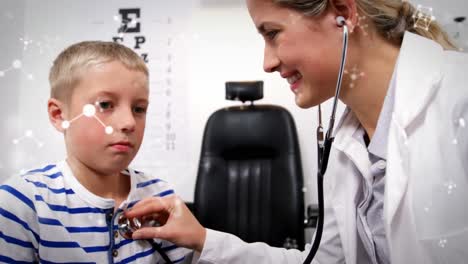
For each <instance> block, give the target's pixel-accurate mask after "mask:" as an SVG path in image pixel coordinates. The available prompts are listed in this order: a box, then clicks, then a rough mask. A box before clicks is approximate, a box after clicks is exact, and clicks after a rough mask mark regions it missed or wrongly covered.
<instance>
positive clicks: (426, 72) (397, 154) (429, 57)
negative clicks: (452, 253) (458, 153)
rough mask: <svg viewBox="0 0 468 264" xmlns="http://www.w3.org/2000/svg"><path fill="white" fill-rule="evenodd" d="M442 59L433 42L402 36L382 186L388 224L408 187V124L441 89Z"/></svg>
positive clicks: (441, 51)
mask: <svg viewBox="0 0 468 264" xmlns="http://www.w3.org/2000/svg"><path fill="white" fill-rule="evenodd" d="M442 56H443V50H442V47H441V46H439V45H438V44H437V43H436V42H434V41H432V40H429V39H426V38H424V37H421V36H419V35H416V34H413V33H410V32H406V33H405V36H404V39H403V43H402V46H401V49H400V55H399V64H398V69H397V76H396V78H397V83H396V89H395V102H394V112H393V115H392V125H391V128H390V133H391V134H392V137H396V138H395V139H394V140H391V142H390V141H389V153H388V155H389V157H388V167H387V176H386V183H385V184H386V186H385V192H386V193H385V206H384V210H385V217H386V218H387V221H388V223H390V224H391V223H392V221H393V219H394V217H395V214H396V212H397V209H398V207H399V205H400V203H401V201H402V199H403V197H404V194H405V193H406V189H407V186H408V177H409V174H408V173H409V172H408V169H409V164H408V162H409V161H408V153H407V152H406V151H405V150H406V149H407V147H406V144H407V143H408V140H409V139H410V137H411V133H412V131H413V129H411V125H412V124H413V122H414V121H415V120H418V119H419V120H420V119H421V118H418V117H420V115H421V114H422V113H424V110H425V108H426V107H427V105H428V104H429V103H430V101H431V99H432V97H433V96H434V95H435V94H436V91H437V89H438V88H439V87H440V83H441V79H442V74H441V66H442ZM390 145H392V146H390ZM396 145H398V146H396ZM390 148H391V149H392V150H390ZM389 230H390V228H387V231H389ZM387 235H391V234H387Z"/></svg>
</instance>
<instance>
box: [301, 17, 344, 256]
mask: <svg viewBox="0 0 468 264" xmlns="http://www.w3.org/2000/svg"><path fill="white" fill-rule="evenodd" d="M336 23H337V25H338V26H339V27H343V49H342V54H341V64H340V71H339V72H338V81H337V83H336V89H335V98H334V100H333V109H332V114H331V115H330V122H329V125H328V131H327V133H326V135H325V140H324V138H323V126H322V110H321V107H320V105H319V107H318V119H319V125H318V127H317V163H318V165H317V196H318V207H319V214H318V220H317V227H316V231H315V239H314V242H313V243H312V247H311V249H310V252H309V254H308V255H307V258H306V259H305V260H304V264H310V263H311V262H312V260H313V259H314V257H315V254H316V253H317V251H318V248H319V245H320V240H321V239H322V232H323V214H324V205H323V176H324V175H325V172H326V171H327V167H328V159H329V157H330V150H331V147H332V144H333V140H334V139H335V138H334V137H333V127H334V125H335V115H336V108H337V105H338V98H339V95H340V90H341V81H342V79H343V71H344V66H345V63H346V53H347V50H348V27H347V26H346V20H345V19H344V17H342V16H339V17H337V18H336Z"/></svg>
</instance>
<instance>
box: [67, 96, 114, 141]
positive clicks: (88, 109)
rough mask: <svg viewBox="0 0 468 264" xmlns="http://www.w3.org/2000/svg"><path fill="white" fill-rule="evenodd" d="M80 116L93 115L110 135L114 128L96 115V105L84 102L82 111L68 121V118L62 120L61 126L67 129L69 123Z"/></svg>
mask: <svg viewBox="0 0 468 264" xmlns="http://www.w3.org/2000/svg"><path fill="white" fill-rule="evenodd" d="M96 105H99V102H96ZM82 116H86V117H94V119H96V120H97V121H98V122H99V124H101V125H102V127H104V131H105V132H106V134H108V135H110V134H112V133H114V129H113V128H112V127H111V126H106V125H105V124H104V123H103V122H102V121H101V119H99V117H97V116H96V107H95V106H94V105H92V104H86V105H85V106H83V112H82V113H81V114H80V115H79V116H76V117H75V118H73V119H72V120H70V121H68V120H64V121H63V122H62V128H63V129H68V128H69V127H70V125H71V124H72V123H73V122H74V121H76V120H78V119H79V118H81V117H82Z"/></svg>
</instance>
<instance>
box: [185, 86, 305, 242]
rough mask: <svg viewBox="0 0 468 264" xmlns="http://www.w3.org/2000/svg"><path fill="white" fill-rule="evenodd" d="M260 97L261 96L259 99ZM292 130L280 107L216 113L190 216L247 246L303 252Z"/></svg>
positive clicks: (299, 169)
mask: <svg viewBox="0 0 468 264" xmlns="http://www.w3.org/2000/svg"><path fill="white" fill-rule="evenodd" d="M262 96H263V95H262ZM302 189H303V175H302V166H301V157H300V151H299V144H298V138H297V132H296V125H295V123H294V120H293V118H292V116H291V114H290V113H289V112H288V111H287V110H286V109H284V108H282V107H280V106H273V105H248V106H246V105H242V106H234V107H228V108H224V109H220V110H218V111H216V112H215V113H213V114H212V115H211V116H210V118H209V119H208V121H207V124H206V127H205V132H204V135H203V143H202V150H201V157H200V164H199V168H198V175H197V183H196V189H195V198H194V203H195V208H194V210H195V215H196V217H197V218H198V220H199V221H200V222H201V223H202V224H203V225H204V226H205V227H207V228H212V229H215V230H220V231H224V232H228V233H232V234H235V235H237V236H239V237H240V238H241V239H243V240H245V241H247V242H265V243H268V244H269V245H271V246H276V247H283V246H284V245H285V242H286V241H288V240H289V239H291V240H292V241H294V242H295V243H297V246H298V248H300V249H302V248H303V247H304V198H303V190H302Z"/></svg>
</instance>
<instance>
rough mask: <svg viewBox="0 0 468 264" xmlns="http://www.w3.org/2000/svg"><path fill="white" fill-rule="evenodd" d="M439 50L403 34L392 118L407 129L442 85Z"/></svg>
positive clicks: (438, 47)
mask: <svg viewBox="0 0 468 264" xmlns="http://www.w3.org/2000/svg"><path fill="white" fill-rule="evenodd" d="M442 51H443V50H442V47H441V46H440V45H439V44H437V43H436V42H435V41H432V40H429V39H427V38H424V37H422V36H419V35H416V34H414V33H411V32H406V33H405V35H404V38H403V43H402V45H401V49H400V55H399V65H398V69H397V76H396V78H397V79H398V82H397V84H396V85H397V87H396V91H395V105H394V106H395V107H394V111H395V112H394V113H395V115H394V118H396V121H397V122H398V123H399V124H400V125H401V127H402V128H405V129H406V128H407V127H408V126H409V125H411V123H412V122H413V121H414V120H415V118H417V117H418V115H419V114H420V113H421V112H422V111H423V110H424V107H425V106H426V105H427V103H428V102H429V101H430V99H431V97H432V96H433V95H434V92H435V91H436V90H437V88H438V87H439V85H438V84H439V83H440V81H441V78H442V77H441V73H440V67H441V65H440V61H441V57H442Z"/></svg>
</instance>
